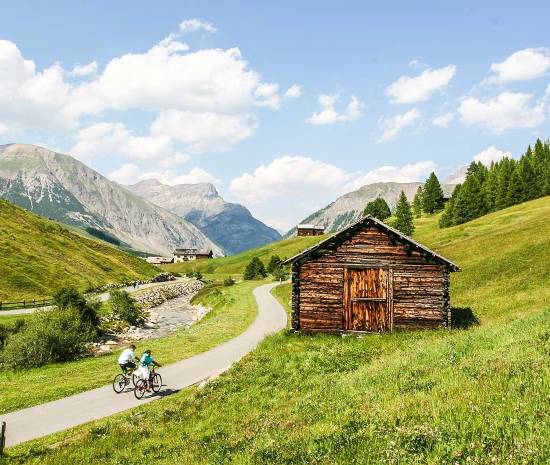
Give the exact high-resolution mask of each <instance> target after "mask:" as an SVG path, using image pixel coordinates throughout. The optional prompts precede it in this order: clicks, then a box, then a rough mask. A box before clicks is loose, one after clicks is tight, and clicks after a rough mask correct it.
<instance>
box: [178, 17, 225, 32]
mask: <svg viewBox="0 0 550 465" xmlns="http://www.w3.org/2000/svg"><path fill="white" fill-rule="evenodd" d="M180 30H181V31H182V32H197V31H204V32H207V33H209V34H212V33H214V32H218V30H217V29H216V28H215V27H214V25H213V24H212V23H210V22H208V21H202V20H200V19H198V18H191V19H185V20H183V21H182V22H181V23H180Z"/></svg>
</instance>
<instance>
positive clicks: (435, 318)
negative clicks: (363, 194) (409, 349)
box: [285, 216, 460, 332]
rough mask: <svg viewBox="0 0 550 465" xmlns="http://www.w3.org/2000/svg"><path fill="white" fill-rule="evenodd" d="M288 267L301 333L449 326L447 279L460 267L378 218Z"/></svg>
mask: <svg viewBox="0 0 550 465" xmlns="http://www.w3.org/2000/svg"><path fill="white" fill-rule="evenodd" d="M285 263H286V264H291V265H292V328H293V329H294V330H296V331H299V330H301V331H312V332H313V331H322V332H345V331H361V332H383V331H393V330H394V329H397V328H436V327H450V325H451V313H450V305H449V274H450V272H453V271H460V270H459V267H458V266H457V265H455V264H454V263H452V262H451V261H449V260H447V259H446V258H444V257H442V256H441V255H438V254H437V253H436V252H434V251H432V250H430V249H428V248H427V247H425V246H423V245H421V244H419V243H418V242H416V241H414V240H413V239H411V238H410V237H408V236H406V235H404V234H402V233H401V232H399V231H397V230H396V229H394V228H391V227H390V226H388V225H386V224H384V223H382V222H381V221H379V220H377V219H376V218H374V217H372V216H367V217H365V218H363V219H362V220H360V221H358V222H356V223H355V224H353V225H351V226H349V227H348V228H346V229H344V230H342V231H340V232H338V233H337V234H335V235H333V236H332V237H330V238H328V239H326V240H324V241H322V242H320V243H319V244H317V245H315V246H313V247H310V248H309V249H306V250H305V251H303V252H302V253H300V254H298V255H296V256H294V257H292V258H290V259H289V260H287V261H286V262H285Z"/></svg>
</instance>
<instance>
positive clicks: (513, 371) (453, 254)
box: [8, 198, 550, 465]
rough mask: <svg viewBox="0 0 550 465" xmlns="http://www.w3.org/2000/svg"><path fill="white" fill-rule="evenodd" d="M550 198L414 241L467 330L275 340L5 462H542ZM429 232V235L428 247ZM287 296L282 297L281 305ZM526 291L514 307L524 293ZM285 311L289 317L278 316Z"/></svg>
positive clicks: (425, 226)
mask: <svg viewBox="0 0 550 465" xmlns="http://www.w3.org/2000/svg"><path fill="white" fill-rule="evenodd" d="M549 217H550V198H545V199H540V200H536V201H533V202H530V203H529V204H525V205H520V206H517V207H513V208H510V209H508V210H504V211H501V212H498V213H495V214H492V215H488V216H487V217H484V218H480V219H477V220H475V221H473V222H471V223H468V224H465V225H461V226H457V227H454V228H450V229H446V230H439V229H437V228H436V227H435V222H436V221H437V218H427V219H422V220H421V221H420V224H419V228H418V233H417V236H418V238H419V239H421V240H422V241H423V242H424V243H426V244H427V245H428V246H430V247H433V248H434V249H436V250H437V251H439V252H441V253H443V254H444V255H446V256H448V258H450V259H452V260H454V261H456V262H457V263H458V264H459V265H460V266H461V267H462V269H463V272H462V273H456V274H454V275H453V305H461V306H467V307H470V308H472V310H473V311H474V313H475V314H476V316H478V318H480V320H481V322H482V324H481V325H479V326H473V327H471V328H470V329H468V330H452V331H448V330H435V331H415V332H402V333H393V334H384V335H370V336H365V337H354V336H349V337H338V336H331V335H315V336H310V335H295V334H291V333H289V332H286V331H285V332H282V333H279V334H277V335H275V336H272V337H270V338H268V339H267V340H266V341H264V342H263V343H262V344H261V345H260V346H259V348H258V349H257V350H256V351H254V352H253V353H251V354H250V355H248V356H247V357H245V358H244V359H243V360H242V361H241V362H239V364H238V365H237V366H236V367H234V368H233V369H232V370H230V371H229V372H228V373H226V374H225V375H223V376H222V377H221V378H220V379H219V380H218V381H217V382H214V383H211V384H210V385H208V386H207V387H206V388H204V389H202V390H198V389H188V390H185V391H183V392H181V393H179V394H176V395H174V396H171V397H169V398H167V399H164V400H161V401H159V402H155V403H154V404H151V405H147V406H143V407H140V408H138V409H134V410H132V411H130V412H127V413H125V414H122V415H118V416H115V417H113V418H111V419H106V420H101V421H98V422H94V423H92V424H91V425H87V426H84V427H79V428H75V429H73V430H71V431H67V432H64V433H59V434H56V435H54V436H52V437H49V438H45V439H43V440H39V441H34V442H32V443H30V444H27V445H23V446H20V447H18V448H16V449H14V450H11V451H8V453H9V460H11V461H12V463H41V464H57V463H65V464H72V463H74V464H76V463H88V464H103V463H128V464H130V463H146V462H147V463H148V462H151V461H154V462H155V463H156V464H159V465H161V464H172V463H180V464H223V463H241V464H256V463H258V464H259V463H262V464H266V463H273V464H285V463H286V464H295V463H296V464H309V463H317V464H351V463H364V464H372V463H394V464H405V463H406V464H426V463H429V464H440V463H450V464H455V463H459V464H463V463H468V464H476V463H477V464H482V463H483V464H485V463H510V464H516V463H546V462H547V459H548V457H549V456H550V400H549V399H550V397H549V392H550V363H549V361H548V360H549V359H550V311H549V310H548V309H549V307H550V301H549V292H550V291H549V288H550V282H549V279H550V263H549V260H548V259H549V255H550V244H549V238H550V222H549V221H548V220H547V218H549ZM431 234H433V236H430V235H431ZM288 291H289V287H288V286H287V287H286V296H285V295H284V294H285V292H284V291H278V292H277V294H278V297H279V298H280V300H282V301H283V302H285V300H287V301H288V299H289V298H290V295H289V292H288ZM518 295H519V297H518ZM287 308H288V307H287Z"/></svg>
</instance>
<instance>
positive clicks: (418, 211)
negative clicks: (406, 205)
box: [412, 186, 422, 218]
mask: <svg viewBox="0 0 550 465" xmlns="http://www.w3.org/2000/svg"><path fill="white" fill-rule="evenodd" d="M412 208H413V213H414V216H415V217H416V218H420V217H421V216H422V186H418V189H417V191H416V194H415V195H414V199H413V204H412Z"/></svg>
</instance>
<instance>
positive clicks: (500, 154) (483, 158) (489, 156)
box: [474, 145, 512, 166]
mask: <svg viewBox="0 0 550 465" xmlns="http://www.w3.org/2000/svg"><path fill="white" fill-rule="evenodd" d="M504 157H508V158H512V153H511V152H505V151H504V150H500V149H497V148H496V147H495V146H494V145H491V146H490V147H487V148H486V149H485V150H482V151H481V152H479V153H478V154H477V155H476V156H474V160H475V161H479V162H481V163H483V164H484V165H485V166H490V165H491V163H492V162H497V161H499V160H502V159H503V158H504Z"/></svg>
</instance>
